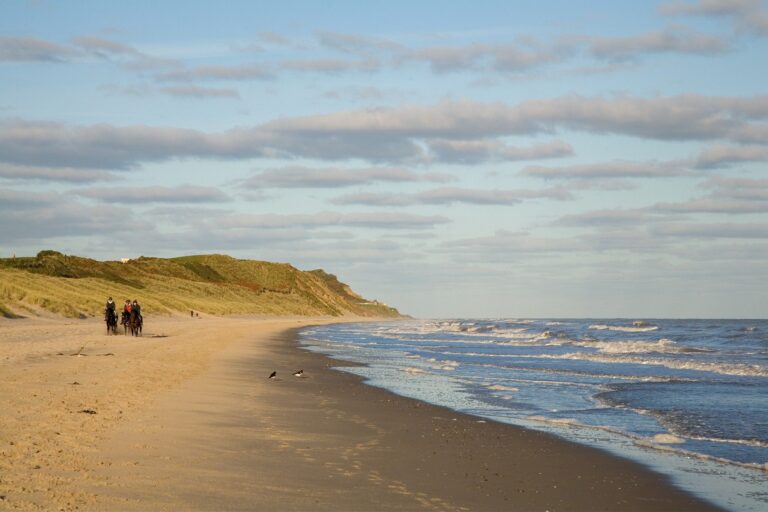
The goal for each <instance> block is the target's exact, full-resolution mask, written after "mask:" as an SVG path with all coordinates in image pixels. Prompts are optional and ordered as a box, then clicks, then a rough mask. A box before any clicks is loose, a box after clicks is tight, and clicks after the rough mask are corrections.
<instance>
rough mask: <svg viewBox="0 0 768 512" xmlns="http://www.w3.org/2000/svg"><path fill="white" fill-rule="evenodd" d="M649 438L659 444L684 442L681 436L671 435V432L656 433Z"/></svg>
mask: <svg viewBox="0 0 768 512" xmlns="http://www.w3.org/2000/svg"><path fill="white" fill-rule="evenodd" d="M651 440H652V441H653V442H654V443H659V444H682V443H684V442H685V439H683V438H682V437H677V436H673V435H672V434H656V435H655V436H653V437H652V438H651Z"/></svg>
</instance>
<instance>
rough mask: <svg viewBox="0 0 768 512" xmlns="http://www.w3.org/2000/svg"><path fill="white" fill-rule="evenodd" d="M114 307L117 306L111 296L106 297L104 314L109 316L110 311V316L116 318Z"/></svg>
mask: <svg viewBox="0 0 768 512" xmlns="http://www.w3.org/2000/svg"><path fill="white" fill-rule="evenodd" d="M116 307H117V306H116V304H115V303H114V302H112V297H110V298H108V299H107V304H106V306H104V314H105V315H107V316H110V313H111V316H112V317H114V318H117V317H116V316H115V308H116Z"/></svg>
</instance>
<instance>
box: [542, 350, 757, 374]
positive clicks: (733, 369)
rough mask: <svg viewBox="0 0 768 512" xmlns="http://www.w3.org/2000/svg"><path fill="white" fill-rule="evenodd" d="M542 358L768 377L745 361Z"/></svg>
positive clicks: (580, 356)
mask: <svg viewBox="0 0 768 512" xmlns="http://www.w3.org/2000/svg"><path fill="white" fill-rule="evenodd" d="M536 357H540V358H542V359H571V360H579V361H590V362H593V363H608V364H615V363H628V364H639V365H657V366H664V367H666V368H672V369H675V370H696V371H702V372H710V373H717V374H720V375H741V376H748V377H768V368H765V367H763V366H761V365H756V364H744V363H714V362H706V361H690V360H688V361H683V360H678V359H662V358H649V357H634V356H617V355H607V354H605V355H601V354H591V353H587V352H572V353H568V354H559V355H551V354H543V355H538V356H536Z"/></svg>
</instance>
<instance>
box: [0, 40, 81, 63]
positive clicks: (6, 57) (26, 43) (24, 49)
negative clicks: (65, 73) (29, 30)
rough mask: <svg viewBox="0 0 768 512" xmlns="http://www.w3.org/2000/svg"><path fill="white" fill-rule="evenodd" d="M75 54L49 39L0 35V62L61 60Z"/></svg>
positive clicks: (75, 53)
mask: <svg viewBox="0 0 768 512" xmlns="http://www.w3.org/2000/svg"><path fill="white" fill-rule="evenodd" d="M76 55H77V52H75V51H74V50H73V49H71V48H68V47H66V46H62V45H60V44H56V43H51V42H50V41H44V40H42V39H37V38H34V37H7V36H0V62H3V61H5V62H13V61H16V62H63V61H65V60H67V59H69V58H72V57H74V56H76Z"/></svg>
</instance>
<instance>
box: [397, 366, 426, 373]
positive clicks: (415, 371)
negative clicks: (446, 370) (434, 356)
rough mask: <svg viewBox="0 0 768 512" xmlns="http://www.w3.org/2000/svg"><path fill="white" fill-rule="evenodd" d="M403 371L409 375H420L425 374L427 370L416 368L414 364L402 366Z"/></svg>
mask: <svg viewBox="0 0 768 512" xmlns="http://www.w3.org/2000/svg"><path fill="white" fill-rule="evenodd" d="M403 371H404V372H405V373H409V374H411V375H422V374H426V373H427V372H426V371H424V370H422V369H421V368H416V367H414V366H409V367H408V368H404V369H403Z"/></svg>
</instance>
